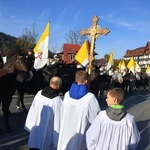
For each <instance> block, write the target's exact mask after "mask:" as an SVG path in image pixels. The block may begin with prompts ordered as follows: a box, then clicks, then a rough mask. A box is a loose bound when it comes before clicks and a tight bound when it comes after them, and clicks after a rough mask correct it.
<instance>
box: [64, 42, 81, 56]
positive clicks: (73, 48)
mask: <svg viewBox="0 0 150 150" xmlns="http://www.w3.org/2000/svg"><path fill="white" fill-rule="evenodd" d="M80 47H81V46H80V45H79V44H64V46H63V52H64V51H65V52H67V53H68V54H69V53H70V54H76V53H77V52H78V50H79V49H80Z"/></svg>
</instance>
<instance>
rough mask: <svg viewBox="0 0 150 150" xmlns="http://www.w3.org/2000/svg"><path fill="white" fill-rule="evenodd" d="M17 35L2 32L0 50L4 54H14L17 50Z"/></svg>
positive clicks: (0, 34) (0, 33)
mask: <svg viewBox="0 0 150 150" xmlns="http://www.w3.org/2000/svg"><path fill="white" fill-rule="evenodd" d="M16 39H17V38H16V37H14V36H11V35H7V34H5V33H2V32H0V52H1V55H2V56H6V55H7V56H8V57H9V56H12V55H14V54H15V53H16V51H17V46H16Z"/></svg>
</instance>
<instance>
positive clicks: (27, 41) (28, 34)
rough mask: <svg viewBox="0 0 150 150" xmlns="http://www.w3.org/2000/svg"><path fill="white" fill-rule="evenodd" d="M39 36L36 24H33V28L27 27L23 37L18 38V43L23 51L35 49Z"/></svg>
mask: <svg viewBox="0 0 150 150" xmlns="http://www.w3.org/2000/svg"><path fill="white" fill-rule="evenodd" d="M37 36H38V33H37V29H36V24H35V23H33V25H32V27H26V28H25V29H24V30H23V32H22V34H21V36H19V37H18V39H17V41H16V43H17V45H18V46H19V47H20V49H21V50H22V51H26V50H27V49H28V48H34V46H35V45H36V38H37Z"/></svg>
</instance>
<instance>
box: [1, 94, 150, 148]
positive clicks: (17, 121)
mask: <svg viewBox="0 0 150 150" xmlns="http://www.w3.org/2000/svg"><path fill="white" fill-rule="evenodd" d="M32 100H33V96H30V95H27V96H26V97H25V104H26V107H27V109H29V108H30V105H31V103H32ZM15 103H16V99H15V97H14V99H13V101H12V104H11V107H10V110H11V112H12V115H11V117H10V123H11V126H12V128H13V132H12V133H10V134H6V133H4V134H3V135H1V136H0V150H28V146H27V142H28V132H26V131H25V130H24V128H23V127H24V122H25V118H26V115H27V112H22V111H17V110H16V107H15ZM100 105H101V108H102V109H106V108H107V105H106V102H105V101H104V100H103V102H101V103H100ZM124 105H125V107H126V108H127V111H128V112H130V113H131V114H133V115H134V116H135V118H136V122H137V126H138V129H139V131H140V134H141V141H140V143H139V146H138V150H150V92H148V91H140V92H134V93H133V94H127V95H126V98H125V100H124ZM0 122H2V117H0Z"/></svg>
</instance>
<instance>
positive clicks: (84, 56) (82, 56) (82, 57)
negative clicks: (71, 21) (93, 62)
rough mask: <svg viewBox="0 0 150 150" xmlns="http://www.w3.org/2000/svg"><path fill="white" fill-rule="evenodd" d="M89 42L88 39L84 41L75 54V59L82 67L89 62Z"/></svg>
mask: <svg viewBox="0 0 150 150" xmlns="http://www.w3.org/2000/svg"><path fill="white" fill-rule="evenodd" d="M88 52H89V44H88V41H85V42H84V43H83V45H82V46H81V48H80V49H79V51H78V53H77V54H76V55H75V59H76V60H77V61H78V62H79V63H80V64H82V65H83V66H84V67H85V66H86V65H87V64H88V63H89V59H88V58H89V55H88Z"/></svg>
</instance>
